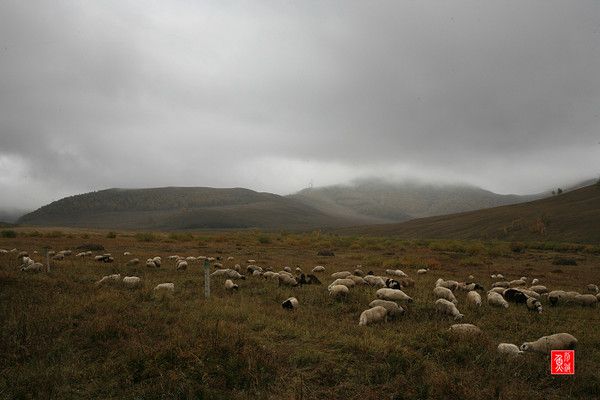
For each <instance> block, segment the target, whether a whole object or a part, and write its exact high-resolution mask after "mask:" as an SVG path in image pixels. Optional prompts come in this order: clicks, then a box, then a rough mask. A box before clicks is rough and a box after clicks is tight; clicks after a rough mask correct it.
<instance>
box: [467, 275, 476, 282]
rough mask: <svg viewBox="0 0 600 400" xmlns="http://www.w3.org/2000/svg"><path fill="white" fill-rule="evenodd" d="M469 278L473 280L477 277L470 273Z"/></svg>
mask: <svg viewBox="0 0 600 400" xmlns="http://www.w3.org/2000/svg"><path fill="white" fill-rule="evenodd" d="M467 279H468V280H470V281H472V280H473V279H475V277H474V276H473V275H469V276H468V278H467Z"/></svg>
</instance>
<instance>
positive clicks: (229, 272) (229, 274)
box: [210, 268, 246, 279]
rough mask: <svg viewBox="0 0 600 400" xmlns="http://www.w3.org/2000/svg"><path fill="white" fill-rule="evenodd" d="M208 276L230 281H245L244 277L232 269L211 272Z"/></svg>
mask: <svg viewBox="0 0 600 400" xmlns="http://www.w3.org/2000/svg"><path fill="white" fill-rule="evenodd" d="M210 276H225V277H227V278H230V279H246V277H245V276H244V275H242V274H240V273H239V272H237V271H236V270H234V269H230V268H226V269H218V270H216V271H213V272H212V273H211V274H210Z"/></svg>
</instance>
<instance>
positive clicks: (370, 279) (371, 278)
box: [363, 275, 385, 288]
mask: <svg viewBox="0 0 600 400" xmlns="http://www.w3.org/2000/svg"><path fill="white" fill-rule="evenodd" d="M363 279H364V280H365V282H367V283H368V284H369V285H371V286H375V287H382V288H383V287H385V281H384V280H383V278H382V277H380V276H375V275H366V276H364V277H363Z"/></svg>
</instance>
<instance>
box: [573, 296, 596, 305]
mask: <svg viewBox="0 0 600 400" xmlns="http://www.w3.org/2000/svg"><path fill="white" fill-rule="evenodd" d="M574 301H575V303H576V304H579V305H581V306H588V307H595V306H596V304H597V303H598V299H597V298H596V296H595V295H593V294H578V295H577V296H575V298H574Z"/></svg>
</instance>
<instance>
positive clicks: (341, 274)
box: [331, 271, 352, 279]
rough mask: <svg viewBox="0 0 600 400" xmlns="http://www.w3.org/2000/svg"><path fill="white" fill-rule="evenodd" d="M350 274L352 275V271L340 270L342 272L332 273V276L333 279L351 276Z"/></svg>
mask: <svg viewBox="0 0 600 400" xmlns="http://www.w3.org/2000/svg"><path fill="white" fill-rule="evenodd" d="M350 275H352V272H350V271H340V272H334V273H333V274H331V277H332V278H333V279H344V278H347V277H349V276H350Z"/></svg>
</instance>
